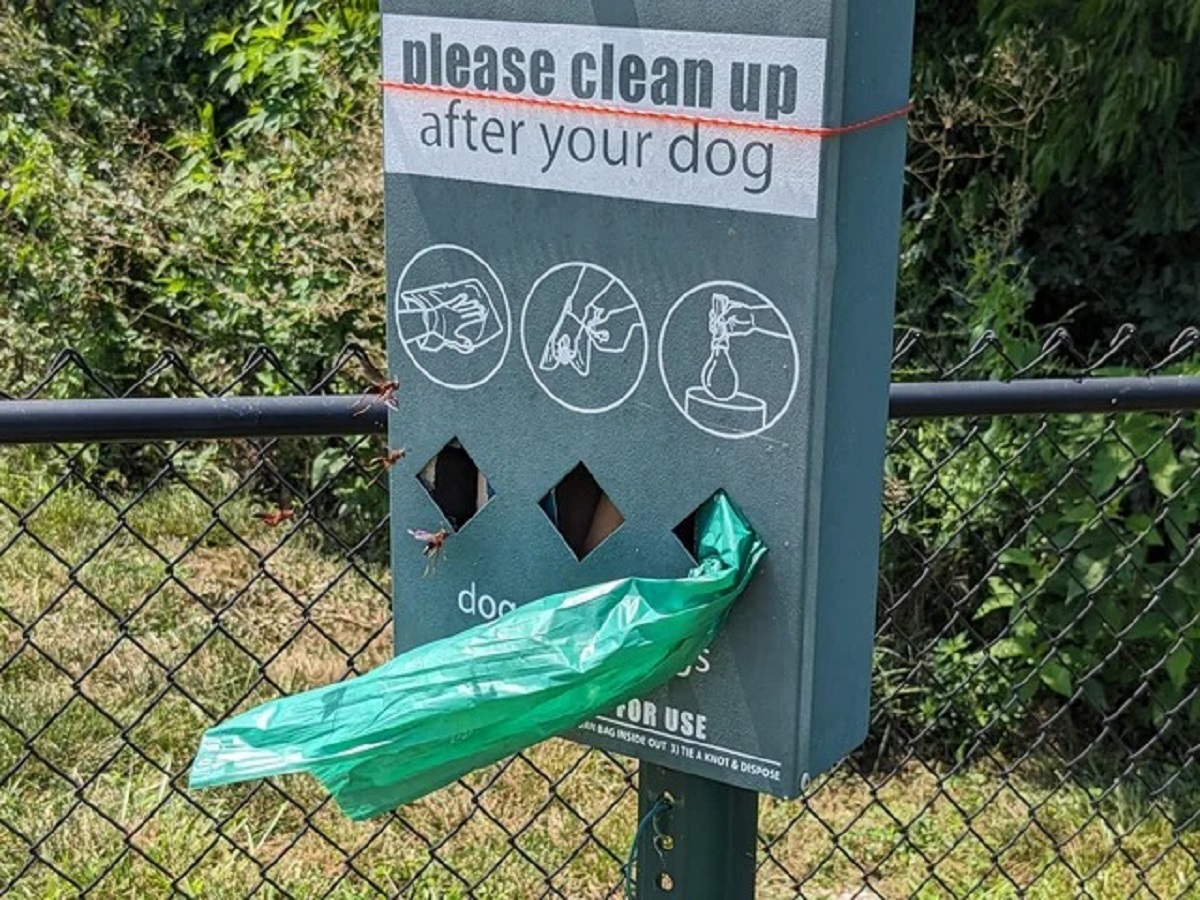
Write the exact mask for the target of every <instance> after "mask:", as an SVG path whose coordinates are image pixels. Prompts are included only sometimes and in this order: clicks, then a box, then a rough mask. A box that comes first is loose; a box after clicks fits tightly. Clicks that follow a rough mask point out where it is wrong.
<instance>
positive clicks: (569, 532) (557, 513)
mask: <svg viewBox="0 0 1200 900" xmlns="http://www.w3.org/2000/svg"><path fill="white" fill-rule="evenodd" d="M540 505H541V507H542V511H543V512H544V513H545V514H546V515H547V516H548V517H549V518H550V521H551V522H553V523H554V527H555V528H557V529H558V533H559V534H561V535H562V538H563V540H564V541H566V544H567V546H568V547H570V548H571V552H572V553H574V554H575V558H576V559H578V560H580V561H582V560H583V559H585V558H586V557H587V556H588V555H589V554H590V553H591V552H592V551H593V550H595V549H596V548H597V547H599V546H600V545H601V544H603V543H604V542H605V541H606V540H608V538H609V537H610V536H611V535H612V534H613V532H615V531H616V530H617V529H618V528H620V527H621V526H622V525H624V524H625V516H623V515H622V514H621V511H620V510H619V509H617V506H616V504H615V503H613V502H612V500H610V499H609V496H608V494H606V493H605V492H604V488H602V487H600V483H599V482H598V481H596V479H595V477H593V475H592V473H591V472H589V471H588V467H587V466H585V465H584V464H583V463H580V464H579V465H577V466H576V467H575V468H574V469H572V470H571V471H570V472H568V473H567V474H566V475H565V476H564V477H563V479H562V481H560V482H559V483H558V484H556V485H555V486H554V488H553V489H552V490H551V491H550V493H548V494H546V496H545V497H543V498H542V499H541V501H540Z"/></svg>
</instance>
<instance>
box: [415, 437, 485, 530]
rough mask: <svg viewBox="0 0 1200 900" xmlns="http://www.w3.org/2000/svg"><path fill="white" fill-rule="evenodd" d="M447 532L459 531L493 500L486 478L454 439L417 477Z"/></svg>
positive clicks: (456, 439) (464, 449) (469, 455)
mask: <svg viewBox="0 0 1200 900" xmlns="http://www.w3.org/2000/svg"><path fill="white" fill-rule="evenodd" d="M417 480H418V481H420V482H421V484H422V485H423V486H424V488H425V490H426V491H428V492H429V496H430V497H431V498H432V499H433V502H434V503H436V504H437V505H438V509H440V510H441V511H442V515H443V516H445V517H446V521H447V522H449V523H450V528H451V529H452V530H454V531H461V530H462V529H463V527H465V526H466V524H467V523H468V522H470V521H471V520H472V519H473V518H475V515H476V514H477V513H478V512H479V511H480V510H481V509H483V508H484V507H485V506H487V504H488V501H490V500H491V499H492V497H494V496H495V491H493V490H492V485H491V483H490V482H489V481H488V477H487V475H485V474H484V473H483V472H482V471H480V469H479V466H477V465H475V460H473V459H471V454H470V453H468V452H467V450H466V448H465V447H463V445H462V444H461V443H460V442H459V440H458V438H454V439H452V440H451V441H450V443H448V444H447V445H446V446H445V447H443V448H442V449H441V450H439V451H438V453H437V455H436V456H434V457H433V459H431V460H429V462H427V463H426V464H425V467H424V468H423V469H421V471H420V472H418V473H417Z"/></svg>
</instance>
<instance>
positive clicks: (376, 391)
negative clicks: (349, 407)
mask: <svg viewBox="0 0 1200 900" xmlns="http://www.w3.org/2000/svg"><path fill="white" fill-rule="evenodd" d="M398 390H400V382H399V381H397V380H396V379H394V378H389V379H388V380H387V381H380V382H379V383H378V384H373V385H371V387H369V388H368V389H367V391H366V394H365V395H364V397H363V399H362V400H360V401H359V402H358V403H357V404H355V407H354V410H355V412H354V415H356V416H361V415H363V413H365V412H366V411H367V410H368V409H370V408H371V406H372V405H373V404H374V403H377V402H382V403H383V405H384V406H386V407H387V408H388V409H390V410H391V411H392V412H395V411H396V410H398V409H399V408H400V406H399V404H398V403H397V402H396V391H398Z"/></svg>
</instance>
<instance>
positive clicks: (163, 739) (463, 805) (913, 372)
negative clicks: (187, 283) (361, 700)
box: [0, 330, 1200, 898]
mask: <svg viewBox="0 0 1200 900" xmlns="http://www.w3.org/2000/svg"><path fill="white" fill-rule="evenodd" d="M895 370H896V373H897V378H899V379H902V380H940V381H950V380H965V379H970V378H977V377H1037V376H1061V375H1065V374H1075V375H1083V376H1094V375H1102V374H1107V373H1115V372H1118V371H1119V372H1122V373H1126V374H1128V373H1130V372H1143V373H1147V374H1166V373H1174V372H1184V371H1190V372H1193V373H1194V372H1196V371H1200V331H1196V330H1191V331H1188V332H1185V333H1184V334H1182V335H1180V337H1179V339H1178V340H1177V341H1176V342H1175V344H1174V345H1173V346H1172V347H1171V348H1170V351H1169V352H1168V353H1167V354H1165V355H1164V354H1158V356H1157V358H1149V357H1148V356H1147V354H1146V352H1145V351H1144V349H1143V348H1141V347H1140V345H1139V344H1138V343H1137V337H1136V335H1135V334H1134V333H1133V332H1132V331H1131V330H1122V331H1121V332H1119V333H1118V334H1117V335H1116V337H1115V338H1114V340H1113V342H1112V344H1111V345H1110V346H1109V347H1108V348H1107V349H1106V350H1105V351H1103V352H1099V353H1095V354H1090V355H1088V356H1087V357H1086V358H1085V357H1082V356H1080V354H1078V353H1077V352H1076V350H1075V349H1074V347H1073V345H1072V343H1071V340H1070V337H1069V335H1067V334H1066V333H1064V332H1055V333H1054V334H1052V335H1050V337H1049V338H1048V340H1047V341H1046V343H1045V344H1044V345H1042V347H1041V349H1040V351H1039V352H1035V353H1026V354H1025V355H1024V356H1023V357H1019V358H1014V357H1013V356H1012V355H1010V354H1006V353H1005V352H1004V351H1003V349H1002V348H1001V346H1000V344H999V343H998V342H997V341H995V340H991V339H985V340H983V341H981V342H980V343H979V344H977V345H976V346H975V347H974V348H973V349H972V350H971V352H970V353H969V354H968V355H967V356H966V357H964V358H961V359H955V360H952V361H951V360H944V359H939V358H938V354H937V353H936V352H935V350H934V348H933V347H932V346H931V345H930V344H929V343H928V342H926V341H925V340H924V339H922V338H921V337H920V336H919V335H915V334H909V335H904V336H903V337H902V338H901V340H900V341H899V344H898V348H897V357H896V363H895ZM369 371H370V367H369V364H368V363H367V362H366V359H365V357H364V355H363V354H362V352H361V351H359V350H356V349H353V348H352V349H349V350H347V351H346V352H345V353H344V354H342V356H341V357H340V358H339V359H338V360H336V361H335V363H334V365H333V366H332V367H331V369H330V371H329V372H328V373H326V374H324V375H322V376H321V377H320V378H317V379H315V380H308V379H298V378H296V377H294V376H293V375H291V374H290V373H289V372H288V371H287V369H286V367H285V366H284V365H282V364H281V363H280V361H279V360H278V359H277V358H276V357H275V356H274V355H273V354H272V353H271V352H270V351H268V350H259V351H256V352H255V353H253V354H252V355H251V356H250V358H249V359H248V360H247V362H246V364H245V365H244V366H243V367H242V368H241V370H240V371H238V372H236V373H232V374H230V375H229V376H228V377H226V378H224V379H220V380H212V381H210V380H206V379H205V378H202V377H198V376H197V375H196V374H195V373H193V372H191V371H190V370H189V369H188V367H187V365H186V363H185V361H184V360H182V359H179V358H178V357H176V356H174V355H171V354H167V355H164V356H163V357H162V358H161V359H160V360H158V361H157V362H156V363H155V364H154V365H153V366H151V367H150V368H149V369H148V371H147V372H146V373H145V375H144V377H142V378H141V379H138V380H137V381H135V382H133V383H129V384H125V385H122V386H120V388H118V387H116V386H114V385H112V384H110V383H109V382H107V381H106V379H105V377H104V374H103V372H99V371H97V370H95V369H93V368H92V367H90V366H89V365H88V364H87V362H86V361H85V360H83V359H81V358H80V357H79V356H78V355H76V354H74V353H71V352H66V353H63V354H62V355H60V356H59V357H58V358H57V359H56V360H55V361H54V362H53V364H52V365H51V366H50V367H49V369H48V372H47V374H46V375H45V377H42V378H39V379H38V380H36V381H33V382H31V383H29V384H25V385H21V386H19V387H16V388H13V387H11V386H10V388H9V389H10V391H11V392H12V394H11V395H20V396H22V397H31V398H32V397H67V396H70V397H81V396H116V395H131V396H143V395H154V396H200V395H215V394H239V393H255V392H260V391H263V390H269V391H274V392H283V393H302V392H316V393H352V392H359V391H362V390H363V388H364V385H365V384H368V383H370V382H371V381H373V380H375V379H374V378H373V377H372V376H371V375H370V374H368V373H369ZM11 395H10V396H11ZM1198 426H1200V417H1198V416H1197V412H1196V411H1195V410H1191V411H1182V412H1180V413H1178V414H1174V415H1168V414H1155V415H1150V414H1139V415H1120V416H1117V415H1112V416H1100V415H1090V416H1056V417H1039V416H1025V417H1011V418H989V419H972V418H970V417H966V418H958V419H951V420H938V421H911V422H897V423H893V425H892V428H891V440H890V453H889V458H888V467H887V475H886V485H885V511H884V522H883V528H884V551H883V562H882V580H881V589H880V599H879V626H878V644H877V646H878V650H877V656H876V675H875V696H874V706H873V728H872V732H871V737H870V739H869V741H868V743H867V745H866V746H865V747H864V748H863V749H862V750H861V751H860V752H859V753H857V754H855V755H854V757H852V758H851V759H849V760H847V761H846V762H845V763H844V764H843V765H841V766H840V767H839V768H838V769H836V770H835V771H834V772H832V773H829V774H827V775H825V776H823V777H821V778H819V779H817V780H816V781H815V782H814V783H813V784H811V785H810V786H809V787H808V789H807V791H806V793H805V797H804V798H803V799H802V800H800V801H796V802H780V801H775V800H770V799H763V800H762V801H761V803H760V834H759V877H758V887H759V896H762V897H800V896H803V897H839V898H840V897H876V896H878V897H908V896H921V897H967V896H987V897H1004V896H1012V897H1017V896H1035V897H1036V896H1041V897H1063V896H1090V897H1142V896H1145V897H1188V896H1198V895H1200V771H1198V766H1197V759H1196V757H1197V748H1198V747H1200V659H1197V658H1196V657H1197V656H1200V570H1198V566H1197V544H1198V541H1200V474H1198V471H1200V466H1198V465H1197V460H1198V457H1197V446H1198V442H1197V430H1198ZM2 443H3V435H0V444H2ZM385 455H386V448H385V446H384V444H383V442H382V438H353V439H350V438H340V437H336V436H335V437H330V438H329V439H328V440H321V441H316V440H291V441H276V440H271V441H254V440H242V441H229V442H224V443H198V442H181V443H152V444H144V445H119V446H116V445H105V446H97V445H85V446H54V447H0V887H2V888H3V889H4V891H6V892H7V893H8V894H9V895H11V896H15V897H46V896H95V897H110V896H111V897H116V896H172V895H176V896H192V897H229V898H240V897H251V896H253V897H260V896H261V897H275V896H280V897H339V898H359V897H376V896H389V897H391V896H404V897H499V898H507V897H547V896H548V897H563V898H581V897H612V896H617V895H619V894H620V893H621V891H622V885H621V877H620V866H621V865H622V863H623V862H624V861H625V858H626V856H627V854H628V850H629V847H630V842H631V840H632V837H633V831H634V826H635V817H636V789H635V788H636V779H637V766H636V763H635V762H634V761H632V760H629V759H625V758H621V757H619V756H614V755H612V754H608V753H603V752H600V751H595V750H588V749H586V748H583V747H580V746H577V745H574V744H570V743H567V742H564V741H551V742H548V743H547V744H544V745H542V746H539V747H536V748H533V749H531V750H530V751H528V752H526V753H523V754H520V755H518V756H516V757H513V758H511V759H509V760H507V761H506V762H504V763H502V764H499V765H496V766H493V767H491V768H489V769H487V770H484V771H480V772H477V773H475V774H474V775H472V776H470V777H469V778H466V779H463V780H462V781H461V782H459V783H458V784H456V785H454V786H452V787H451V788H448V789H446V790H444V791H442V792H440V793H438V794H437V795H435V796H433V797H430V798H427V799H426V800H424V801H421V802H419V803H416V804H413V805H412V806H410V807H406V808H404V809H402V810H400V811H398V812H396V813H394V814H392V815H389V816H387V817H385V818H382V819H379V820H376V821H372V822H369V823H365V824H353V823H350V822H348V821H346V820H344V819H343V818H342V817H340V816H339V814H338V813H337V812H336V810H335V809H334V808H333V807H332V805H331V804H330V802H329V801H328V800H327V799H326V798H324V797H323V796H322V795H321V793H320V791H319V790H317V789H316V788H315V786H314V785H313V784H312V783H310V782H308V781H307V780H305V779H303V778H291V779H283V780H278V781H269V782H263V783H259V784H256V785H250V786H242V787H235V788H228V789H222V790H218V791H212V792H204V793H197V794H192V793H189V792H188V791H187V789H186V774H187V766H188V762H189V759H190V757H191V755H192V753H193V752H194V749H195V746H196V742H197V740H198V737H199V735H200V733H201V732H202V731H203V730H204V729H205V728H206V727H208V726H209V725H211V724H213V723H215V722H217V721H219V720H221V719H223V718H225V717H226V716H228V715H229V714H231V713H232V712H235V711H237V710H241V709H244V708H246V707H248V706H249V705H252V704H255V703H258V702H261V701H263V700H266V699H269V698H272V697H275V696H278V695H280V694H284V693H291V692H295V691H299V690H303V689H306V688H309V687H314V686H317V685H320V684H325V683H329V682H331V681H334V680H337V679H340V678H345V677H350V676H353V675H355V674H359V673H362V672H364V671H366V670H367V669H369V668H371V667H372V666H374V665H376V664H378V663H380V662H382V661H383V660H385V659H387V658H388V656H389V654H390V652H391V645H392V642H391V616H390V608H389V594H390V575H389V572H388V566H387V533H388V520H387V494H386V490H385V486H386V466H385V465H384V464H383V460H384V457H385Z"/></svg>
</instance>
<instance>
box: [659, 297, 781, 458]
mask: <svg viewBox="0 0 1200 900" xmlns="http://www.w3.org/2000/svg"><path fill="white" fill-rule="evenodd" d="M658 368H659V372H660V373H661V375H662V380H663V385H664V386H665V387H666V389H667V394H668V395H670V397H671V402H672V403H674V404H675V408H676V409H678V410H679V411H680V412H681V413H683V415H684V417H685V418H686V419H687V420H688V421H689V422H691V423H692V424H693V425H695V426H696V427H697V428H699V429H700V430H701V431H703V432H706V433H707V434H711V435H713V436H715V437H719V438H728V439H730V440H738V439H741V438H748V437H754V436H755V435H758V434H762V433H763V432H764V431H767V430H769V429H771V428H773V427H774V426H775V423H776V422H778V421H779V420H780V419H781V418H783V415H784V413H786V412H787V411H788V408H789V407H790V406H791V405H792V401H793V400H794V399H795V398H796V390H797V388H798V387H799V384H800V352H799V350H798V349H797V347H796V338H795V337H794V336H793V334H792V329H791V326H789V325H788V323H787V320H786V319H785V318H784V317H783V313H781V312H780V311H779V309H778V307H776V306H775V304H774V303H772V302H771V301H770V300H769V299H767V297H765V296H764V295H763V294H761V293H759V292H758V291H756V290H754V288H751V287H747V286H746V285H744V284H739V283H737V282H735V281H710V282H708V283H707V284H702V285H700V286H699V287H695V288H692V290H690V291H688V292H687V293H686V294H684V295H683V296H682V297H680V298H679V299H678V300H676V301H675V305H674V306H672V307H671V309H670V311H668V312H667V318H666V321H665V322H663V328H662V333H661V334H660V335H659V339H658Z"/></svg>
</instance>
